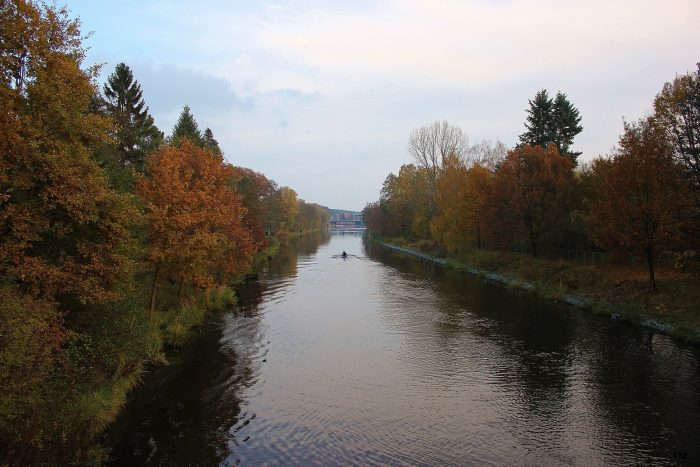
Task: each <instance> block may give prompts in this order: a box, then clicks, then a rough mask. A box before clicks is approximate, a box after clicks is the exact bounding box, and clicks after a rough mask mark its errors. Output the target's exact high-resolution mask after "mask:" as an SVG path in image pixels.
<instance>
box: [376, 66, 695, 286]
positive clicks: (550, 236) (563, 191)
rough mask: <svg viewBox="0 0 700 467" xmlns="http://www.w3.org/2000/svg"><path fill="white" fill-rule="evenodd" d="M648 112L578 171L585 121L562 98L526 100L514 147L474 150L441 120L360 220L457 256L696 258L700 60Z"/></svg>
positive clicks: (418, 136) (422, 135)
mask: <svg viewBox="0 0 700 467" xmlns="http://www.w3.org/2000/svg"><path fill="white" fill-rule="evenodd" d="M654 111H655V112H654V114H653V115H651V116H649V117H647V118H643V119H641V120H639V121H637V122H628V123H625V126H624V133H623V134H622V135H621V136H620V139H619V142H618V145H617V147H616V148H615V149H614V150H613V151H612V153H611V155H610V156H608V157H599V158H597V159H595V160H594V161H592V162H591V163H588V164H584V165H582V166H579V167H577V159H578V156H579V155H580V154H581V153H580V152H578V151H574V150H573V149H572V146H573V143H574V138H575V137H576V136H577V135H578V134H579V133H580V132H581V131H582V126H581V115H580V114H579V111H578V110H577V109H576V107H574V105H573V104H572V103H571V102H570V101H569V100H568V98H567V97H566V95H565V94H563V93H562V92H557V94H556V96H555V98H554V99H552V98H550V97H549V94H548V92H547V90H546V89H542V90H541V91H539V92H537V94H536V95H535V97H534V99H532V100H530V101H529V108H528V109H527V117H526V121H525V129H526V131H525V132H524V133H523V134H522V135H520V143H519V144H518V145H517V147H516V148H514V149H512V150H507V149H506V148H505V147H504V146H503V145H502V144H501V143H500V142H496V144H491V143H490V142H482V143H480V144H476V145H471V144H469V141H468V139H467V136H466V135H465V133H464V132H463V131H462V129H461V128H459V127H457V126H454V125H450V124H448V123H447V122H446V121H443V122H435V123H432V124H428V125H424V126H422V127H420V128H418V129H415V130H413V131H412V132H411V134H410V136H409V140H408V152H409V154H410V155H411V156H412V158H413V161H414V163H412V164H405V165H403V166H402V167H401V169H400V170H399V172H398V175H394V174H389V175H388V176H387V177H386V180H385V181H384V184H383V185H382V188H381V193H380V198H379V200H378V201H377V202H374V203H369V204H368V205H367V206H366V207H365V209H364V211H363V213H364V219H365V222H366V223H367V226H368V228H369V229H370V230H374V231H375V232H378V233H380V234H381V235H384V236H387V237H403V238H405V239H407V240H409V241H415V242H420V241H425V242H427V244H429V245H431V248H436V249H441V250H442V251H443V252H446V253H449V254H452V255H459V254H463V253H465V252H469V251H471V250H474V249H480V248H482V247H486V248H492V249H506V250H513V251H524V250H529V251H530V252H531V253H532V254H533V255H534V256H538V255H539V254H541V253H542V252H543V251H546V250H549V251H552V250H557V251H558V250H559V249H582V250H597V251H605V252H606V253H609V255H610V256H611V257H616V258H627V260H629V258H630V257H638V258H642V259H643V260H644V261H645V262H646V264H647V267H648V273H649V288H650V289H651V290H652V291H655V290H656V287H657V286H656V280H655V265H656V263H657V259H658V257H659V255H660V254H661V253H662V252H663V253H664V254H666V255H668V256H671V257H673V258H676V259H677V261H676V263H677V264H681V265H683V264H685V262H687V261H692V258H698V257H700V65H698V71H697V72H695V73H688V74H685V75H681V76H678V77H676V79H675V80H674V81H672V82H669V83H666V84H665V85H664V86H663V89H662V91H661V92H660V93H659V94H658V95H657V96H656V99H655V101H654Z"/></svg>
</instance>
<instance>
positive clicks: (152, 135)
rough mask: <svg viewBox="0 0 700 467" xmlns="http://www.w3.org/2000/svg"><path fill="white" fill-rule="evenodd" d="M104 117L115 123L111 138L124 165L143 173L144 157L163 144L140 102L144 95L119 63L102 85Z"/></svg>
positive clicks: (125, 66)
mask: <svg viewBox="0 0 700 467" xmlns="http://www.w3.org/2000/svg"><path fill="white" fill-rule="evenodd" d="M104 95H105V107H106V112H107V114H108V115H109V116H110V117H111V118H112V119H113V120H114V122H115V125H114V129H113V135H112V136H113V137H114V138H115V139H116V141H117V148H118V150H119V152H120V153H121V154H120V158H121V160H122V163H123V164H124V165H132V166H134V167H135V168H136V170H137V171H139V172H142V171H143V165H144V158H145V156H146V154H147V153H148V152H149V151H152V150H155V149H157V148H158V146H159V145H160V144H161V142H162V141H163V133H162V132H161V131H160V130H159V129H158V128H157V127H156V126H155V125H154V124H153V117H152V116H151V115H150V114H149V113H148V107H146V106H145V103H144V101H143V93H142V91H141V86H139V83H138V81H136V80H135V79H134V76H133V74H132V72H131V69H130V68H129V67H128V66H127V65H126V64H124V63H120V64H118V65H117V66H116V68H115V69H114V73H112V74H111V75H110V77H109V78H108V79H107V83H106V84H105V85H104Z"/></svg>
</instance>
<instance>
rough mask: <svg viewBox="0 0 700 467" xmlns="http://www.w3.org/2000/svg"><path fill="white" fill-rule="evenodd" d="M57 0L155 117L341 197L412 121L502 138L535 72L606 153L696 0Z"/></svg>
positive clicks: (326, 200)
mask: <svg viewBox="0 0 700 467" xmlns="http://www.w3.org/2000/svg"><path fill="white" fill-rule="evenodd" d="M68 1H69V3H70V5H69V7H71V8H72V9H73V10H74V11H76V12H77V13H79V14H81V16H82V17H83V18H82V19H83V23H84V24H85V26H86V27H85V30H91V29H95V31H96V33H95V36H94V37H93V38H92V39H90V41H89V45H91V46H92V51H91V53H94V54H97V57H98V58H99V60H97V61H107V62H108V67H112V69H113V66H114V65H115V64H116V63H118V62H119V61H124V62H126V63H127V64H128V65H130V66H131V67H132V68H133V69H134V74H135V77H136V79H138V80H139V82H140V83H141V85H142V88H143V90H144V97H145V99H146V103H147V105H149V107H150V109H151V112H152V114H153V115H154V117H155V119H156V123H157V124H158V125H159V126H160V127H161V128H162V129H164V130H165V131H166V132H169V129H170V128H172V125H173V124H174V122H175V120H176V118H177V116H178V114H179V112H180V110H181V109H182V106H183V105H185V104H189V105H190V106H191V107H192V110H193V113H194V115H195V117H196V118H197V121H198V122H199V124H200V127H202V128H204V127H211V128H212V130H213V131H214V134H215V136H216V137H217V139H218V140H219V142H220V143H221V146H222V148H223V149H224V152H225V153H226V155H227V157H228V158H229V160H230V161H231V162H233V163H236V164H240V165H243V166H247V167H250V168H253V169H255V170H259V171H262V172H263V173H265V174H267V175H268V176H270V177H272V178H274V179H275V180H276V181H277V182H278V183H280V184H283V185H290V186H292V187H293V188H294V189H295V190H296V191H297V192H298V193H299V194H300V196H302V197H303V198H305V199H307V200H310V201H316V202H320V203H323V204H327V205H330V206H332V207H341V208H342V207H347V208H361V207H362V206H363V205H364V204H365V203H366V202H367V201H369V200H372V199H375V198H376V197H377V195H378V191H379V188H380V186H381V182H382V180H383V179H384V177H386V175H387V174H388V173H389V172H390V171H393V172H396V171H397V170H398V169H399V167H400V166H401V164H402V163H407V162H410V161H409V158H408V155H407V154H406V139H407V137H408V134H409V132H410V131H411V129H413V128H416V127H418V126H420V125H423V124H425V123H430V122H433V121H436V120H442V119H447V120H448V121H449V122H450V123H452V124H457V125H460V126H462V127H463V128H464V130H465V131H466V132H467V133H468V134H469V135H470V136H471V137H472V139H475V140H479V139H482V138H487V139H496V138H499V139H501V140H502V141H503V142H504V143H506V144H509V145H513V144H515V143H516V142H517V139H518V134H520V133H522V132H523V122H524V119H525V108H526V107H527V102H528V99H531V98H532V97H533V96H534V94H535V92H537V91H538V90H539V89H542V88H546V89H549V90H550V92H552V93H554V92H556V91H557V90H561V91H563V92H565V93H566V94H567V95H568V96H569V98H570V100H571V101H572V102H573V103H574V105H576V106H577V107H578V108H579V110H580V111H581V114H582V116H583V122H582V123H583V127H584V131H583V133H582V134H581V135H579V137H577V138H576V141H575V144H574V147H575V148H576V149H577V150H580V151H583V153H584V155H583V159H584V160H587V159H590V158H591V157H594V156H596V155H598V154H603V153H606V152H607V151H608V150H609V149H610V148H611V147H612V146H613V145H614V144H615V142H616V141H617V137H618V135H619V134H620V132H621V131H622V116H625V117H626V118H628V119H633V118H637V117H639V116H641V115H643V114H644V113H645V112H646V111H647V110H648V109H649V108H650V107H651V104H652V101H653V98H654V95H655V94H656V93H657V92H658V91H659V90H660V89H661V86H662V85H663V83H664V82H665V81H668V80H671V79H673V76H674V75H675V74H676V73H679V72H684V71H686V70H688V69H692V68H694V64H695V63H696V62H697V61H698V54H697V51H698V50H700V36H699V35H698V34H697V24H698V21H699V20H700V3H698V2H697V0H668V1H666V2H659V1H655V0H639V1H632V0H617V1H614V2H611V1H604V0H589V1H586V2H581V1H574V0H539V1H538V0H518V1H507V0H506V1H492V0H441V1H440V2H436V1H433V0H377V1H370V0H361V1H352V2H349V1H341V0H337V1H326V0H277V1H273V0H270V1H267V0H261V1H253V0H235V1H231V2H230V1H224V0H201V1H194V0H178V1H176V2H173V1H168V0H153V1H149V2H145V3H144V2H135V1H126V2H113V3H112V6H111V7H108V6H106V5H105V4H107V3H109V2H93V1H88V0H68ZM73 7H75V8H73ZM106 8H110V10H109V11H110V14H109V15H106V14H105V11H107V10H106ZM105 71H107V72H110V71H111V70H105Z"/></svg>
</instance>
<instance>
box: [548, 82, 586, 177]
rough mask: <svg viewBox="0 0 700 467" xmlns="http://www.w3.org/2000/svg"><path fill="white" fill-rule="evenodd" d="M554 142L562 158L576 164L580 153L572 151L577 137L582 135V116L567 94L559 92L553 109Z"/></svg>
mask: <svg viewBox="0 0 700 467" xmlns="http://www.w3.org/2000/svg"><path fill="white" fill-rule="evenodd" d="M552 125H553V128H552V132H553V135H552V136H553V139H554V141H552V142H553V143H554V144H555V145H556V146H557V149H559V153H560V154H561V155H562V156H566V157H568V158H570V159H571V161H572V162H573V163H574V164H576V159H577V158H578V156H580V155H581V153H580V152H574V151H570V150H569V149H570V148H571V145H572V144H573V142H574V138H575V137H576V135H578V134H579V133H581V131H582V130H583V127H582V126H581V115H580V114H579V111H578V109H577V108H576V107H574V106H573V104H572V103H571V102H569V99H567V98H566V94H564V93H562V92H557V97H556V98H555V99H554V105H553V107H552Z"/></svg>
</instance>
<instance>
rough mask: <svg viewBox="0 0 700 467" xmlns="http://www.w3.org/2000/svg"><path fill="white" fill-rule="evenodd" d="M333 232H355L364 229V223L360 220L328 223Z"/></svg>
mask: <svg viewBox="0 0 700 467" xmlns="http://www.w3.org/2000/svg"><path fill="white" fill-rule="evenodd" d="M329 223H330V226H331V229H333V230H350V229H353V230H357V229H366V228H367V226H365V223H364V222H362V220H361V219H358V220H332V221H330V222H329Z"/></svg>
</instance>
